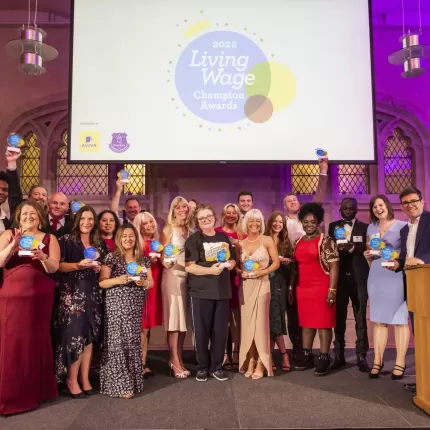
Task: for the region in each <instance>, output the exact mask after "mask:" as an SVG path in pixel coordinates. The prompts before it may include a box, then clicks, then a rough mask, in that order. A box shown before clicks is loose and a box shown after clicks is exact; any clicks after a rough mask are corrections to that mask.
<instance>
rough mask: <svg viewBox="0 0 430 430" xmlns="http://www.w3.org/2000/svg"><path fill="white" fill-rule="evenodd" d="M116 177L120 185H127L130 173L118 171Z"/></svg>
mask: <svg viewBox="0 0 430 430" xmlns="http://www.w3.org/2000/svg"><path fill="white" fill-rule="evenodd" d="M117 176H118V178H119V180H120V182H121V183H122V184H128V183H129V182H130V173H128V172H127V170H124V169H123V170H120V171H119V172H118V174H117Z"/></svg>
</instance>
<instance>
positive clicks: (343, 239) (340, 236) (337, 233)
mask: <svg viewBox="0 0 430 430" xmlns="http://www.w3.org/2000/svg"><path fill="white" fill-rule="evenodd" d="M348 234H349V232H348V231H347V230H346V228H345V227H342V226H337V227H336V228H335V229H334V237H335V238H336V243H337V244H338V245H343V244H345V243H348V239H347V237H348Z"/></svg>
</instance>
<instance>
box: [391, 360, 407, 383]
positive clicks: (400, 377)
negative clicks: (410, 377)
mask: <svg viewBox="0 0 430 430" xmlns="http://www.w3.org/2000/svg"><path fill="white" fill-rule="evenodd" d="M395 370H397V371H400V372H402V373H401V374H400V375H396V374H395V373H392V374H391V379H393V380H394V381H399V380H400V379H402V378H403V375H404V374H405V370H406V364H405V367H402V366H399V365H398V364H395V365H394V369H393V372H394V371H395Z"/></svg>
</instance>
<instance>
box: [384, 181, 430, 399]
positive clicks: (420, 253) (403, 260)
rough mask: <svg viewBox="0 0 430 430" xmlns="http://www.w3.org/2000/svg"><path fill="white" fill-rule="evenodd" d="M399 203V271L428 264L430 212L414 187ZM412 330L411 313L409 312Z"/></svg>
mask: <svg viewBox="0 0 430 430" xmlns="http://www.w3.org/2000/svg"><path fill="white" fill-rule="evenodd" d="M399 197H400V204H401V205H402V210H403V212H404V213H405V214H406V215H407V216H408V218H409V220H408V224H407V225H405V226H404V227H403V228H402V229H401V230H400V241H401V248H400V257H399V258H398V259H397V260H396V262H395V266H394V267H393V268H392V270H396V271H400V270H403V269H404V268H405V267H407V266H416V265H418V264H430V212H427V211H425V210H424V200H423V197H422V194H421V191H420V190H419V189H417V188H415V187H411V188H406V189H404V190H403V191H402V192H401V193H400V196H399ZM410 316H411V321H412V330H413V327H414V325H413V322H414V319H413V317H414V316H413V314H412V313H410ZM405 388H406V389H407V390H408V391H412V392H413V393H416V384H406V385H405Z"/></svg>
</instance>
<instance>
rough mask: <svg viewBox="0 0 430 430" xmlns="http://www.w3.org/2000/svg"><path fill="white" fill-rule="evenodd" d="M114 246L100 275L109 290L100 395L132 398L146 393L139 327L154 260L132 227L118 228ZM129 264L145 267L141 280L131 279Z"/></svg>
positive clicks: (103, 285)
mask: <svg viewBox="0 0 430 430" xmlns="http://www.w3.org/2000/svg"><path fill="white" fill-rule="evenodd" d="M115 243H116V249H115V251H114V252H112V253H110V254H108V256H107V257H106V259H105V261H104V263H103V266H102V269H101V274H100V287H101V288H103V289H106V299H105V311H104V341H103V351H102V358H101V366H100V392H101V393H102V394H107V395H109V396H111V397H122V398H126V399H129V398H131V397H133V396H134V395H136V394H138V393H140V392H141V391H142V390H143V379H144V377H143V368H142V350H141V339H140V328H141V325H142V309H143V306H144V302H145V296H146V290H147V289H148V288H151V287H152V286H153V280H152V274H151V261H150V260H149V258H147V257H145V256H143V255H142V252H141V249H140V246H139V242H138V233H137V230H136V229H135V227H134V226H133V225H132V224H123V225H122V226H121V227H120V228H119V229H118V231H117V234H116V236H115ZM130 263H137V265H139V266H140V267H141V268H142V271H141V272H140V273H139V275H138V276H140V279H139V280H131V279H130V274H129V273H128V271H127V266H128V265H129V264H130Z"/></svg>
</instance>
